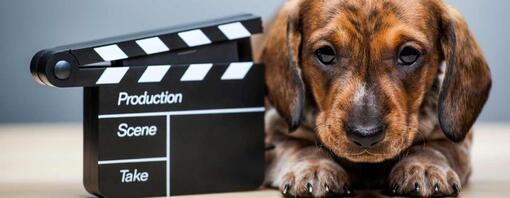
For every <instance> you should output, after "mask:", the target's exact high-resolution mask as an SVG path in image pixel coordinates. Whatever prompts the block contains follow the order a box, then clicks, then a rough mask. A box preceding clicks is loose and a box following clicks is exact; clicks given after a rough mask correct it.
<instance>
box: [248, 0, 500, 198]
mask: <svg viewBox="0 0 510 198" xmlns="http://www.w3.org/2000/svg"><path fill="white" fill-rule="evenodd" d="M325 43H329V44H331V45H332V46H334V47H335V49H336V50H337V53H338V54H339V55H340V56H341V58H340V59H339V61H338V63H337V64H336V65H335V66H334V67H325V66H324V65H319V64H318V63H317V61H315V59H314V57H313V51H314V50H315V49H317V48H318V47H320V46H321V45H324V44H325ZM404 43H410V44H411V45H413V46H415V47H417V48H419V49H420V50H421V51H422V52H423V56H422V58H421V59H420V61H421V62H420V63H419V66H417V67H415V68H414V69H407V70H406V69H399V68H398V67H399V66H398V65H395V63H394V62H395V61H394V60H395V56H396V55H395V53H396V51H398V49H399V47H400V46H401V45H402V44H404ZM260 48H261V49H262V50H259V53H260V54H259V55H258V60H260V61H263V62H264V63H265V64H266V66H267V68H266V86H267V91H268V92H267V93H268V97H267V99H268V100H267V107H268V109H269V110H268V112H267V113H266V143H267V144H268V145H271V147H270V148H272V149H268V151H267V152H266V160H267V168H266V170H267V171H266V179H265V184H266V185H267V186H270V187H275V188H279V189H280V190H281V191H282V192H283V193H284V194H285V195H289V196H315V197H320V196H326V195H331V194H337V195H338V194H339V195H352V189H355V190H357V189H383V190H384V191H386V192H389V193H391V194H397V195H411V196H422V197H428V196H456V195H458V193H459V190H460V189H461V187H462V186H463V185H465V184H466V182H467V181H468V178H469V175H470V173H471V165H470V147H471V142H472V132H471V129H470V128H471V127H472V125H473V123H474V121H475V120H476V118H477V117H478V114H479V113H480V111H481V109H482V108H483V106H484V104H485V102H486V100H487V98H488V95H489V91H490V87H491V77H490V71H489V68H488V66H487V63H486V60H485V58H484V57H483V55H482V52H481V50H480V48H479V47H478V45H477V43H476V41H475V40H474V38H473V36H472V35H471V33H470V32H469V30H468V27H467V25H466V23H465V22H464V20H463V18H462V16H461V15H460V14H459V13H458V12H457V11H456V10H455V9H453V8H451V7H449V6H448V5H446V4H445V3H443V2H442V1H440V0H407V1H391V0H289V1H287V2H286V3H285V5H284V6H283V7H282V8H281V9H280V11H279V12H278V14H277V15H276V17H275V19H274V21H273V23H272V25H271V26H269V28H268V31H267V35H266V36H265V38H264V40H263V42H262V46H261V47H260ZM442 65H443V67H442ZM444 65H445V66H444ZM367 82H370V83H371V84H372V85H371V86H372V87H374V88H373V89H374V90H375V91H374V92H373V93H374V95H375V97H376V98H377V100H378V101H379V105H380V106H381V107H382V109H384V113H385V116H384V117H385V122H386V123H387V125H388V126H387V127H386V130H385V131H386V136H385V139H384V140H383V141H382V142H381V143H379V145H378V146H377V147H375V148H373V149H370V150H365V151H364V150H363V149H359V148H355V147H353V146H352V145H351V143H350V142H349V140H348V139H347V137H346V135H345V131H344V124H345V123H344V122H345V120H346V115H347V114H348V113H349V111H350V109H351V106H352V103H353V97H354V95H355V92H356V90H359V89H360V87H361V86H362V85H363V84H364V83H367ZM273 146H274V147H273Z"/></svg>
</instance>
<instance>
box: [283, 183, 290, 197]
mask: <svg viewBox="0 0 510 198" xmlns="http://www.w3.org/2000/svg"><path fill="white" fill-rule="evenodd" d="M289 189H290V185H289V184H285V186H283V191H282V193H283V194H284V195H287V194H289Z"/></svg>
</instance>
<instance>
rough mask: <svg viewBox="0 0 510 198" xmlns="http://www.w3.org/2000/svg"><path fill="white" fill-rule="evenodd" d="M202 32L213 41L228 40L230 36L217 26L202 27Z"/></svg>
mask: <svg viewBox="0 0 510 198" xmlns="http://www.w3.org/2000/svg"><path fill="white" fill-rule="evenodd" d="M202 32H204V34H205V35H206V36H207V37H208V38H209V39H210V40H211V42H213V43H215V42H220V41H226V40H228V38H227V37H226V36H225V35H224V34H223V32H221V30H220V29H219V28H218V27H217V26H214V27H209V28H204V29H202Z"/></svg>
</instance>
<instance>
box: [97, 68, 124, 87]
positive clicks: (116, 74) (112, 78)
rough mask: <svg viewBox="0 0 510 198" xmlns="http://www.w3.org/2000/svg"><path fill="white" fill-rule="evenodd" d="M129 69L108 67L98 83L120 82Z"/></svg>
mask: <svg viewBox="0 0 510 198" xmlns="http://www.w3.org/2000/svg"><path fill="white" fill-rule="evenodd" d="M128 70H129V67H108V68H106V69H105V70H104V72H103V74H101V77H99V79H98V80H97V81H96V84H98V85H101V84H118V83H119V82H120V81H121V80H122V78H123V77H124V75H126V72H127V71H128Z"/></svg>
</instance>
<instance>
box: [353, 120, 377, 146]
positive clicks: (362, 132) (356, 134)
mask: <svg viewBox="0 0 510 198" xmlns="http://www.w3.org/2000/svg"><path fill="white" fill-rule="evenodd" d="M384 128H385V127H384V125H382V124H370V125H355V126H352V125H349V126H347V128H346V131H347V138H349V140H350V141H351V142H352V143H354V144H356V145H358V146H359V147H362V148H371V147H373V146H375V145H377V143H379V142H381V141H382V140H383V139H384Z"/></svg>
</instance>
